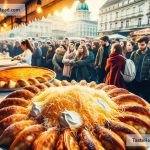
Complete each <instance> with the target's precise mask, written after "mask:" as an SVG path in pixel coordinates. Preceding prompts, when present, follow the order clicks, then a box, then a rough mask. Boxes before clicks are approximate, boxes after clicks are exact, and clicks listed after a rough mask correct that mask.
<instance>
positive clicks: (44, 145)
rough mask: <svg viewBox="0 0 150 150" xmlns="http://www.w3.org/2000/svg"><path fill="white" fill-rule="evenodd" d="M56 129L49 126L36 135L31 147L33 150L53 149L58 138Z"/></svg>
mask: <svg viewBox="0 0 150 150" xmlns="http://www.w3.org/2000/svg"><path fill="white" fill-rule="evenodd" d="M58 135H59V134H58V131H57V130H56V129H55V128H50V129H48V130H47V131H45V132H43V133H42V134H40V135H39V136H38V138H37V139H36V140H35V141H34V144H33V149H34V150H45V149H50V150H53V149H54V148H55V146H56V142H57V140H58Z"/></svg>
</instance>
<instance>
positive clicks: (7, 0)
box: [0, 0, 83, 32]
mask: <svg viewBox="0 0 150 150" xmlns="http://www.w3.org/2000/svg"><path fill="white" fill-rule="evenodd" d="M81 1H83V0H81ZM73 2H74V0H0V4H1V5H3V6H5V5H6V6H7V5H10V4H24V6H25V15H24V16H19V15H17V16H8V15H6V16H5V14H4V15H0V27H3V26H4V24H5V28H6V29H5V30H10V29H12V28H14V27H16V26H19V25H20V24H22V23H26V24H28V23H29V21H33V20H35V19H37V20H38V19H39V20H40V19H41V18H42V17H47V15H48V14H51V15H53V13H54V12H55V11H59V12H60V11H62V9H63V8H64V7H68V8H69V7H71V6H72V4H73ZM39 3H40V6H41V8H42V12H41V13H37V11H36V10H37V6H38V4H39ZM16 20H18V22H17V21H16ZM0 32H1V31H0Z"/></svg>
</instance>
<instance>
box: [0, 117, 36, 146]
mask: <svg viewBox="0 0 150 150" xmlns="http://www.w3.org/2000/svg"><path fill="white" fill-rule="evenodd" d="M36 123H37V122H36V121H33V120H23V121H19V122H15V123H13V124H11V125H10V126H9V127H7V128H6V129H5V130H4V132H3V134H2V135H1V136H0V145H7V146H10V144H11V143H12V141H13V140H14V138H15V137H16V135H17V134H18V133H19V132H21V131H22V130H23V129H25V128H26V127H28V126H30V125H34V124H36Z"/></svg>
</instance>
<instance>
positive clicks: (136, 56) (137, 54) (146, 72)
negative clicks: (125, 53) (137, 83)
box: [130, 48, 150, 81]
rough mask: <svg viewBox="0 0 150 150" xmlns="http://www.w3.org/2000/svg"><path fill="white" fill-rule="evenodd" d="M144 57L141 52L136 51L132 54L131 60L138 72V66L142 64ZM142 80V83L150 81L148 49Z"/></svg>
mask: <svg viewBox="0 0 150 150" xmlns="http://www.w3.org/2000/svg"><path fill="white" fill-rule="evenodd" d="M141 56H142V53H141V51H140V50H137V51H134V52H133V53H132V54H131V57H130V58H131V59H132V60H133V62H134V63H135V66H136V70H138V66H139V63H140V58H141ZM140 79H141V81H146V80H148V81H150V48H148V50H147V52H146V54H145V55H144V58H143V61H142V66H141V71H140Z"/></svg>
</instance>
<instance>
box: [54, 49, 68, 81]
mask: <svg viewBox="0 0 150 150" xmlns="http://www.w3.org/2000/svg"><path fill="white" fill-rule="evenodd" d="M65 52H66V51H65V49H64V48H63V47H59V48H57V49H56V52H55V54H54V56H53V59H52V63H53V65H54V71H55V72H56V74H57V77H56V78H57V79H59V80H62V71H63V67H64V64H63V63H62V60H63V57H64V54H65Z"/></svg>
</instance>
